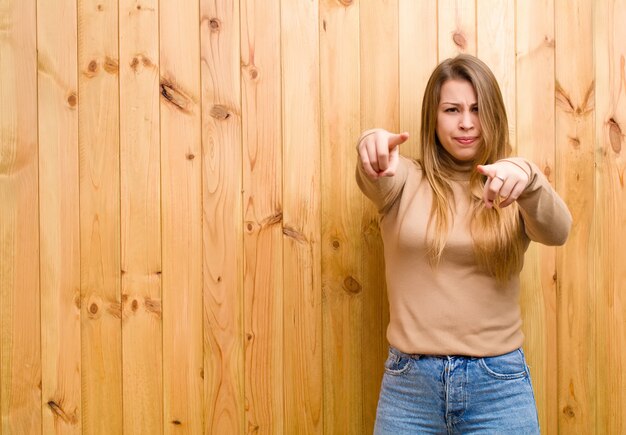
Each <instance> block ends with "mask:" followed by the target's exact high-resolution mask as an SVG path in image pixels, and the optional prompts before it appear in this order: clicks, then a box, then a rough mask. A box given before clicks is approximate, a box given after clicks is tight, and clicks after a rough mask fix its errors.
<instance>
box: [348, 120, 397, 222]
mask: <svg viewBox="0 0 626 435" xmlns="http://www.w3.org/2000/svg"><path fill="white" fill-rule="evenodd" d="M408 138H409V135H408V133H401V134H395V133H390V132H388V131H386V130H383V129H372V130H366V131H364V132H363V133H362V134H361V136H360V137H359V140H358V142H357V147H356V150H357V153H358V157H359V159H358V163H357V171H356V180H357V184H358V185H359V188H360V189H361V191H362V192H363V193H364V194H365V196H367V197H368V198H369V199H370V200H372V202H373V203H374V205H375V206H376V208H377V209H378V211H379V212H380V213H384V212H385V211H386V210H387V209H388V207H390V206H391V204H393V202H394V201H395V200H396V199H397V197H398V195H399V194H400V192H401V191H402V187H403V186H404V183H405V181H406V177H407V166H408V165H407V161H406V159H405V158H403V157H401V156H400V152H399V147H398V146H399V145H400V144H402V143H404V142H406V140H407V139H408Z"/></svg>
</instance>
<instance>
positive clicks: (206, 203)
mask: <svg viewBox="0 0 626 435" xmlns="http://www.w3.org/2000/svg"><path fill="white" fill-rule="evenodd" d="M200 8H201V27H200V34H201V35H200V36H201V60H202V63H201V68H202V70H201V73H202V107H203V110H202V148H203V152H202V174H203V179H204V182H203V184H202V187H203V195H202V197H203V204H202V208H203V247H202V248H203V270H204V274H203V294H204V322H203V327H204V349H205V355H204V401H205V404H206V405H205V408H204V414H205V417H204V422H205V427H204V433H206V434H218V433H224V434H227V433H232V434H238V433H244V431H245V430H244V427H245V426H244V410H245V403H244V392H243V368H244V366H243V297H244V295H243V221H242V205H241V188H242V182H241V177H242V175H241V169H242V160H241V159H242V156H241V90H240V79H241V72H240V53H239V48H240V41H239V2H232V1H228V0H202V1H201V3H200Z"/></svg>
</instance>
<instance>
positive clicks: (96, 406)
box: [78, 0, 122, 434]
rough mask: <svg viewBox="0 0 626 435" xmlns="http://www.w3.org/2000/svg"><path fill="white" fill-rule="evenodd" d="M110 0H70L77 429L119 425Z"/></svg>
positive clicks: (114, 20)
mask: <svg viewBox="0 0 626 435" xmlns="http://www.w3.org/2000/svg"><path fill="white" fill-rule="evenodd" d="M117 26H118V10H117V1H112V0H107V1H100V2H96V1H93V0H79V1H78V69H79V75H78V85H79V95H80V102H81V104H80V105H79V106H78V116H79V120H80V121H79V122H80V125H79V128H78V142H79V150H80V169H79V170H80V258H81V277H80V281H81V349H82V371H81V375H82V396H81V399H82V410H83V420H82V422H83V431H84V432H87V433H90V434H96V433H101V434H106V433H111V432H121V431H122V346H121V345H122V341H121V314H122V310H121V300H120V280H121V276H120V184H119V183H120V171H119V98H118V93H119V88H118V69H119V68H118V44H117V43H118V34H117Z"/></svg>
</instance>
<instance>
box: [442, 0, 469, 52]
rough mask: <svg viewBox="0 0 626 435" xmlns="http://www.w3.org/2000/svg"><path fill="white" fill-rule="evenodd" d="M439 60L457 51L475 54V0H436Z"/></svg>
mask: <svg viewBox="0 0 626 435" xmlns="http://www.w3.org/2000/svg"><path fill="white" fill-rule="evenodd" d="M437 5H438V8H439V9H438V10H439V14H438V17H437V21H438V26H439V59H438V60H439V62H441V61H442V60H445V59H447V58H449V57H454V56H456V55H457V54H459V53H467V54H473V55H474V56H475V55H476V0H438V2H437Z"/></svg>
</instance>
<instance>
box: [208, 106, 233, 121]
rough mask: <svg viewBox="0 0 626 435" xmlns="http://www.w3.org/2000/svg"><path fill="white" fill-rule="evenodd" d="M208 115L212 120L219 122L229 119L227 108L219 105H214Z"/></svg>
mask: <svg viewBox="0 0 626 435" xmlns="http://www.w3.org/2000/svg"><path fill="white" fill-rule="evenodd" d="M209 114H210V115H211V116H212V117H213V118H215V119H219V120H221V121H224V120H226V119H228V118H230V113H228V108H227V107H226V106H222V105H221V104H215V105H214V106H213V107H211V110H210V112H209Z"/></svg>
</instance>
